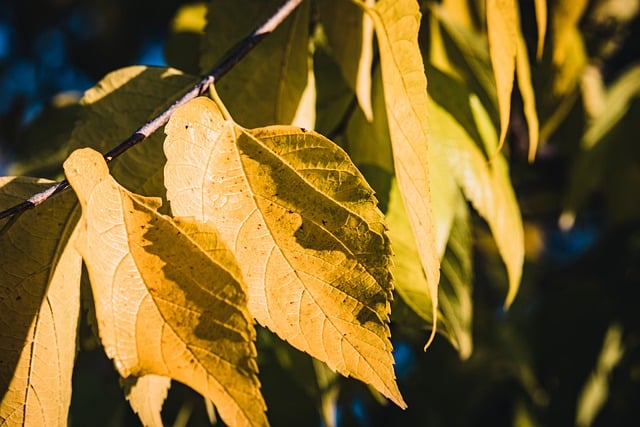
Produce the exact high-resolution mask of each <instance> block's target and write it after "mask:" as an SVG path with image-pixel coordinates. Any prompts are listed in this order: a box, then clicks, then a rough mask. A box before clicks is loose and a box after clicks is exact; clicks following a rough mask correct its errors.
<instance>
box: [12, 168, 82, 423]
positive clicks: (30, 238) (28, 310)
mask: <svg viewBox="0 0 640 427" xmlns="http://www.w3.org/2000/svg"><path fill="white" fill-rule="evenodd" d="M50 185H51V182H50V181H46V180H36V179H34V178H9V177H6V178H0V210H1V209H4V208H7V207H9V206H12V205H14V204H16V203H19V202H21V201H22V200H24V199H25V198H27V197H29V196H30V195H31V194H34V193H37V192H39V191H42V190H44V189H45V188H48V187H49V186H50ZM75 203H76V201H75V197H73V194H65V195H62V196H59V197H57V198H55V199H53V200H51V201H50V203H47V204H45V205H42V206H41V207H39V208H38V209H37V210H31V211H28V212H25V213H23V214H22V215H21V216H20V217H19V218H18V219H17V220H16V222H14V223H13V225H12V226H11V227H10V228H8V229H6V230H3V232H2V233H0V254H2V256H1V257H0V342H1V343H2V344H1V345H0V395H2V402H0V424H2V425H5V424H6V425H38V426H66V425H67V423H68V422H67V414H68V411H69V404H70V402H71V374H72V371H73V362H74V360H75V353H76V330H77V325H78V317H79V314H80V272H81V265H82V262H81V261H82V260H81V258H80V254H78V252H77V251H76V250H75V248H74V247H73V244H72V243H71V244H70V242H73V239H74V236H73V230H74V228H75V224H76V222H77V217H78V215H77V212H76V211H74V205H75ZM5 221H6V220H5ZM4 225H5V223H3V222H0V229H2V228H3V226H4Z"/></svg>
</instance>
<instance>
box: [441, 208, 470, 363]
mask: <svg viewBox="0 0 640 427" xmlns="http://www.w3.org/2000/svg"><path fill="white" fill-rule="evenodd" d="M455 209H456V216H455V221H454V223H453V226H452V227H451V235H450V236H449V242H448V243H447V250H446V252H445V253H444V256H443V258H442V263H441V265H442V274H441V276H440V277H441V279H440V289H439V290H440V312H441V313H442V318H443V322H444V323H445V324H446V325H447V330H448V331H449V336H451V337H454V339H455V342H456V344H457V349H458V353H460V358H461V359H467V358H469V356H471V352H472V351H473V333H472V323H473V304H472V292H473V286H472V285H473V282H472V265H471V264H472V263H471V261H472V254H471V250H472V246H471V230H470V221H469V212H468V207H467V204H466V203H465V201H464V199H463V198H462V197H458V199H457V201H456V203H455Z"/></svg>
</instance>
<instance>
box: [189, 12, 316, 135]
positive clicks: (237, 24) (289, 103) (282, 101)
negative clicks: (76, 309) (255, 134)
mask: <svg viewBox="0 0 640 427" xmlns="http://www.w3.org/2000/svg"><path fill="white" fill-rule="evenodd" d="M281 3H282V2H281V1H280V0H265V1H261V2H258V3H256V2H255V1H253V0H235V1H221V2H210V3H209V11H208V13H207V26H206V28H205V34H204V39H203V53H202V55H201V57H200V69H201V72H202V73H208V72H210V71H211V70H212V69H213V68H214V67H215V66H216V65H217V64H218V62H219V61H220V60H221V59H222V57H223V56H224V54H226V53H227V51H228V50H229V49H231V48H232V47H233V46H234V45H235V43H237V42H238V41H239V40H240V39H241V38H242V37H245V36H246V35H247V34H249V33H250V32H251V31H252V30H253V29H254V27H255V26H256V25H257V24H259V23H260V22H263V21H264V19H265V18H266V17H267V16H269V15H270V14H271V13H273V11H274V10H276V9H277V8H278V6H280V4H281ZM310 3H311V2H308V1H306V2H303V3H302V4H301V5H300V6H299V7H298V9H297V10H296V11H295V12H293V14H292V15H291V16H290V17H289V18H288V19H287V20H286V21H285V22H283V23H282V25H280V27H278V29H277V30H276V31H274V32H273V33H272V34H270V35H269V37H268V38H267V39H265V40H264V41H263V42H261V43H260V45H259V46H257V47H256V48H255V49H253V50H252V51H251V52H250V53H249V54H248V55H247V56H246V57H245V58H244V59H243V60H242V62H240V63H239V64H237V65H236V66H235V67H234V69H233V72H232V73H230V74H229V75H228V76H226V77H225V78H224V80H221V81H220V83H219V84H218V85H217V86H216V90H217V92H218V93H219V94H220V97H221V98H222V100H223V101H224V102H225V105H226V107H227V109H228V110H229V111H230V112H231V114H233V116H234V117H235V118H236V120H237V121H238V122H239V123H241V124H242V125H244V126H250V127H252V126H264V125H267V124H273V123H286V124H289V123H291V121H292V120H293V117H294V116H295V113H296V111H297V110H298V105H299V104H300V100H301V98H302V93H303V92H304V89H305V87H306V86H307V76H308V71H307V69H308V51H309V49H308V44H309V42H308V40H309V14H310V6H311V5H310Z"/></svg>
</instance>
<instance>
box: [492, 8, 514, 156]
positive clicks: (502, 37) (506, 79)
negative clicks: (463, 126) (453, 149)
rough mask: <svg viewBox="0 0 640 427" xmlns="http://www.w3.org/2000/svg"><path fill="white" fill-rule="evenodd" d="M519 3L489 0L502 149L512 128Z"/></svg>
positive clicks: (493, 64) (500, 145) (500, 144)
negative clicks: (510, 125) (512, 97)
mask: <svg viewBox="0 0 640 427" xmlns="http://www.w3.org/2000/svg"><path fill="white" fill-rule="evenodd" d="M516 8H517V4H516V2H514V1H513V0H487V32H488V36H489V55H490V57H491V65H492V67H493V74H494V76H495V79H496V89H497V94H498V109H499V111H500V136H499V139H498V150H499V149H500V148H501V147H502V144H504V139H505V137H506V136H507V129H508V128H509V116H510V113H511V92H512V90H513V80H514V72H515V68H516V52H517V50H518V45H517V33H518V32H519V31H520V29H519V27H518V15H517V9H516Z"/></svg>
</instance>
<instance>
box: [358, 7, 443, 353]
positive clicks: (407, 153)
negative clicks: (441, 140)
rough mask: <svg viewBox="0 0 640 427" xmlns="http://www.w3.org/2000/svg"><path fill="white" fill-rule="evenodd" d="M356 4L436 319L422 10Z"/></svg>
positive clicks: (437, 264)
mask: <svg viewBox="0 0 640 427" xmlns="http://www.w3.org/2000/svg"><path fill="white" fill-rule="evenodd" d="M360 4H361V5H362V6H363V7H364V8H365V11H366V12H367V13H368V14H369V16H370V17H371V18H372V20H373V25H374V28H375V31H376V35H377V38H378V44H379V49H380V65H381V68H382V83H383V88H384V96H385V103H386V106H387V117H388V121H389V133H390V136H391V145H392V149H393V160H394V170H395V174H396V179H397V180H398V187H399V188H400V194H401V195H402V200H403V202H404V205H405V207H406V209H407V214H408V217H409V222H410V224H411V228H412V229H413V234H414V236H415V240H416V244H417V247H418V253H419V254H420V260H421V261H422V267H423V268H424V271H425V274H426V277H427V281H428V283H429V291H430V293H431V299H432V311H433V313H434V317H435V313H436V312H437V309H438V282H439V280H440V262H439V259H438V253H437V248H436V243H435V227H434V221H433V214H432V206H431V187H430V186H431V183H430V177H429V151H428V144H429V142H428V137H427V134H428V131H427V117H428V112H427V78H426V76H425V74H424V65H423V62H422V55H421V53H420V47H419V46H418V30H419V28H420V11H419V9H418V4H417V3H416V2H415V1H412V0H400V1H396V0H382V1H380V2H378V3H376V5H375V7H373V8H369V7H366V6H365V5H363V4H362V3H360ZM435 330H436V329H435V327H434V329H433V332H432V335H431V338H430V340H431V339H432V338H433V336H434V334H435ZM430 340H429V341H430Z"/></svg>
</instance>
